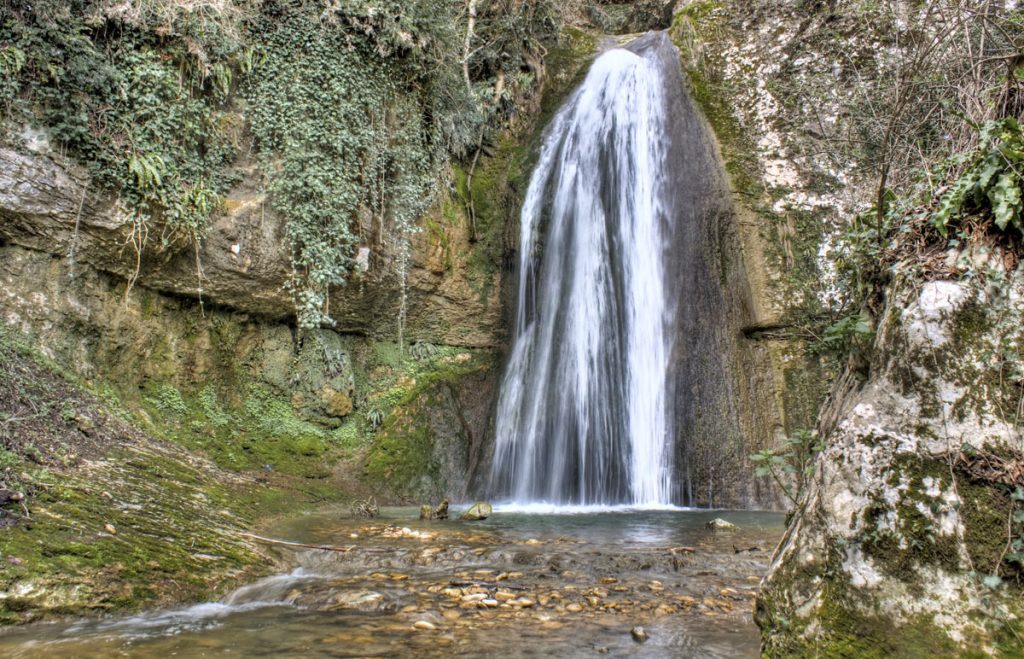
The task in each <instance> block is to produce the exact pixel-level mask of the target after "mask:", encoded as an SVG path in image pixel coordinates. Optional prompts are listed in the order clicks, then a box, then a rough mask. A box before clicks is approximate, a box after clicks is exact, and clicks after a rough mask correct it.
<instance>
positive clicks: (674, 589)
mask: <svg viewBox="0 0 1024 659" xmlns="http://www.w3.org/2000/svg"><path fill="white" fill-rule="evenodd" d="M416 513H417V511H415V510H412V509H387V510H384V511H383V515H382V518H378V519H374V520H354V519H346V518H344V517H343V516H342V515H340V514H339V513H337V511H324V512H321V513H318V514H314V515H303V516H301V517H297V518H292V519H288V520H284V521H282V522H280V523H279V524H277V525H276V526H275V527H274V528H272V529H267V530H265V531H264V533H265V534H266V535H270V536H273V537H278V538H286V539H288V540H292V541H299V542H307V543H320V544H330V545H332V546H335V547H338V548H339V549H341V550H340V551H322V550H302V551H293V550H290V549H280V551H282V552H284V553H282V560H283V561H286V562H290V563H291V564H292V565H293V569H291V570H289V571H287V572H284V573H282V574H279V575H276V576H272V577H268V578H266V579H262V580H260V581H257V582H254V583H252V584H249V585H247V586H243V587H242V588H239V589H238V590H236V591H235V592H234V593H231V594H230V595H228V596H227V597H225V598H224V600H223V601H222V602H217V603H205V604H199V605H196V606H192V607H185V608H180V609H174V610H169V611H156V612H149V613H144V614H141V615H137V616H132V617H125V618H117V619H106V620H88V621H75V622H71V623H57V624H41V625H35V626H30V627H25V628H21V629H13V630H8V631H7V632H6V633H4V634H0V656H11V657H70V656H73V657H111V656H128V657H168V656H176V657H202V656H213V655H218V656H219V655H227V656H244V657H270V656H274V657H280V656H291V657H356V656H358V657H367V656H408V655H418V656H451V655H457V656H465V655H480V654H482V653H488V652H500V653H501V655H502V656H552V655H557V656H580V655H593V654H608V655H609V656H623V655H626V654H629V655H633V654H640V655H642V656H652V657H658V656H665V657H669V656H708V657H736V656H751V657H754V656H757V653H758V636H757V632H756V629H755V627H754V625H753V623H752V622H751V621H750V611H751V606H752V598H753V595H754V594H755V592H756V587H757V582H758V579H759V576H760V575H761V574H762V573H763V571H764V569H765V567H766V564H767V559H768V557H769V554H770V551H771V549H772V548H773V546H774V543H775V541H776V540H777V539H778V537H779V536H780V535H781V531H782V518H781V516H780V515H775V514H767V513H749V512H721V511H715V512H706V511H616V512H602V513H594V514H577V515H565V514H557V515H554V514H552V515H540V514H527V513H525V512H500V511H499V512H497V513H496V514H495V515H494V516H493V517H492V518H491V519H488V520H486V521H484V522H479V523H459V522H456V521H451V522H434V523H429V522H419V521H418V520H416V519H415V516H416ZM714 517H723V518H725V519H728V520H729V521H731V522H733V523H735V524H737V525H739V526H740V530H739V531H737V532H735V533H713V532H711V531H709V530H708V529H707V528H706V527H705V524H706V522H707V521H708V520H710V519H712V518H714ZM737 549H740V550H750V549H754V551H740V552H739V553H737ZM638 624H640V625H643V626H644V627H645V628H646V629H647V631H648V634H649V635H650V640H648V641H647V642H646V643H645V644H643V645H638V644H636V643H635V642H634V641H633V640H632V638H631V636H630V633H629V630H630V629H631V628H632V627H633V626H634V625H638Z"/></svg>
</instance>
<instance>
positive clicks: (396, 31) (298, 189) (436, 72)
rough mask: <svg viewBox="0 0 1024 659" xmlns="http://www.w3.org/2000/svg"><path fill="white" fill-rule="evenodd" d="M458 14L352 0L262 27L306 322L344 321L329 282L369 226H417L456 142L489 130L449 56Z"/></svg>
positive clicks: (335, 280)
mask: <svg viewBox="0 0 1024 659" xmlns="http://www.w3.org/2000/svg"><path fill="white" fill-rule="evenodd" d="M451 12H452V8H451V6H449V5H441V6H440V7H438V6H437V5H436V4H435V3H426V2H413V3H403V5H401V6H399V5H397V4H396V5H391V6H388V8H387V9H383V8H381V7H379V6H378V5H377V4H376V3H368V2H357V1H355V0H349V1H346V2H340V3H335V4H334V5H332V7H331V8H330V9H329V10H328V11H327V12H325V14H323V15H321V14H318V13H316V12H313V11H311V10H309V9H306V8H304V7H299V8H296V9H285V10H282V12H281V14H280V15H278V16H273V17H271V16H269V15H268V16H264V17H263V18H262V19H261V21H260V22H259V24H258V25H257V26H255V28H254V30H255V32H256V33H258V34H259V39H258V42H259V45H258V46H257V48H256V52H257V65H256V67H255V69H254V73H253V76H252V78H251V80H250V82H249V85H248V87H247V96H248V99H249V101H250V105H251V114H250V117H251V120H252V127H253V133H254V134H255V136H256V138H257V140H258V145H259V147H260V149H261V151H262V154H263V157H264V163H265V169H266V171H267V173H268V176H269V178H270V186H269V189H270V193H271V202H272V204H273V206H274V207H275V208H276V209H277V210H278V211H280V212H281V213H283V214H284V216H285V217H286V218H287V220H288V222H287V233H288V239H289V242H290V243H291V246H292V250H293V253H292V261H293V266H294V270H295V272H296V276H295V278H294V280H293V281H292V292H293V294H294V296H295V299H296V303H297V308H298V314H299V321H300V324H301V325H302V326H304V327H314V326H318V325H320V324H321V323H330V322H331V320H330V318H329V317H328V315H327V310H326V302H327V296H328V293H329V289H330V288H331V287H332V286H338V285H341V284H344V283H345V281H346V279H347V275H348V272H349V270H350V269H351V266H352V263H353V261H352V255H353V252H354V248H355V246H356V244H357V243H358V242H359V241H360V240H363V241H368V240H369V239H370V236H368V235H363V234H364V232H366V231H380V230H382V229H384V228H388V229H390V230H391V231H393V232H394V233H396V234H398V236H399V238H400V240H401V239H402V238H403V237H404V236H405V235H407V234H408V233H409V232H410V231H411V230H412V227H413V226H414V224H415V222H416V220H417V218H418V217H419V215H420V214H421V213H422V212H423V211H424V210H425V209H426V207H427V205H428V204H429V203H430V202H431V201H432V199H433V193H434V190H435V188H436V187H437V186H436V181H437V180H438V177H439V176H440V172H441V168H442V167H443V165H444V164H445V163H446V162H447V161H446V158H447V155H448V153H449V151H453V152H456V153H458V152H464V151H465V150H466V148H467V146H468V144H469V143H470V141H472V140H474V139H475V135H476V134H477V133H476V131H477V130H478V125H479V123H480V117H479V113H478V112H477V105H476V103H475V101H474V99H473V98H472V97H471V96H470V95H469V92H468V90H466V88H465V85H464V84H462V83H461V81H460V80H459V79H458V70H457V67H456V62H455V61H454V60H453V59H451V58H450V57H449V56H450V55H451V54H452V53H453V52H455V50H456V47H457V46H456V44H457V41H458V34H457V33H456V31H455V24H456V16H455V15H454V14H452V13H451ZM364 217H365V219H367V220H368V221H362V220H363V218H364ZM399 256H400V257H401V254H400V255H399Z"/></svg>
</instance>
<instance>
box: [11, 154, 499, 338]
mask: <svg viewBox="0 0 1024 659" xmlns="http://www.w3.org/2000/svg"><path fill="white" fill-rule="evenodd" d="M238 170H239V171H238V173H239V175H240V177H241V180H242V182H241V183H240V184H239V185H238V186H237V187H236V188H235V189H234V190H232V191H231V192H230V193H229V195H228V196H227V198H226V199H225V200H224V202H223V203H222V208H221V211H220V212H218V213H217V214H215V215H214V217H213V218H211V224H210V230H209V231H208V233H207V234H206V236H205V237H204V238H203V240H202V241H201V243H200V244H199V246H198V249H194V248H191V247H186V248H177V249H172V250H169V251H162V250H161V246H160V239H159V236H158V235H156V234H158V233H159V230H158V228H157V227H148V229H147V230H148V231H149V235H148V237H147V239H146V242H145V244H144V245H143V250H142V253H141V255H137V254H136V251H135V249H134V247H133V243H132V236H133V231H137V230H138V229H139V227H137V226H135V223H134V221H133V219H132V216H131V214H130V213H129V212H128V211H127V210H126V209H124V208H123V207H121V206H120V205H119V204H118V203H117V202H116V200H115V199H113V198H112V197H111V196H110V195H108V194H104V193H102V192H100V191H98V190H94V189H91V188H90V187H89V184H88V182H87V178H86V177H85V176H84V175H82V174H81V173H80V172H78V171H77V169H76V167H75V166H74V165H73V164H71V163H64V162H61V161H59V159H58V158H56V156H55V155H54V154H52V153H50V152H49V151H48V150H47V149H46V146H45V143H43V144H42V145H37V150H29V149H23V150H20V151H19V150H15V149H11V148H0V237H2V238H3V239H4V240H5V241H7V242H10V243H12V244H16V245H19V246H22V247H25V248H28V249H32V250H36V251H42V252H46V253H49V254H51V255H53V256H55V257H60V258H66V259H67V261H68V264H69V268H71V269H72V270H71V272H73V269H74V268H76V267H93V268H96V269H97V270H100V271H103V272H107V273H111V274H114V275H117V276H119V277H121V278H124V279H126V280H127V279H132V278H135V277H136V276H137V277H138V280H137V283H136V285H138V286H143V287H145V288H149V289H151V290H154V291H158V292H161V293H165V294H170V295H175V296H184V297H188V298H192V299H194V300H202V301H204V302H205V303H206V304H208V305H214V306H218V307H226V308H229V309H232V310H235V311H241V312H244V313H248V314H253V315H258V316H261V317H265V318H267V319H269V320H275V321H288V319H289V318H291V317H292V316H293V315H294V314H293V311H292V300H291V297H290V295H289V294H288V292H287V291H286V290H285V288H284V286H285V284H286V283H287V281H288V278H289V276H290V254H289V252H288V247H287V240H286V238H285V236H284V226H283V221H282V218H281V217H280V216H279V215H277V214H275V213H274V212H273V211H271V209H270V208H269V206H268V205H267V203H266V197H265V194H264V193H263V192H261V189H260V186H261V181H262V178H261V175H260V174H259V172H258V170H257V169H256V168H255V167H253V166H247V165H246V164H245V163H239V165H238ZM448 210H449V212H448V213H447V215H446V214H445V213H442V210H441V209H440V208H438V209H435V210H434V211H433V212H432V215H431V216H430V217H429V218H427V220H424V224H428V225H429V226H430V230H429V231H422V232H420V233H417V234H416V235H415V236H414V237H413V249H412V266H411V269H410V272H409V274H408V288H407V294H408V300H407V305H408V310H407V315H406V319H405V333H406V336H407V337H409V338H412V339H417V338H418V339H422V340H428V341H432V342H436V343H445V344H451V345H463V346H469V347H487V346H494V345H496V344H497V343H498V342H499V341H500V337H501V305H500V301H499V299H498V292H499V290H500V287H499V285H498V283H499V282H498V278H499V277H500V269H498V268H490V269H486V268H475V269H474V268H473V267H471V266H470V265H469V263H468V262H467V258H466V256H467V255H469V254H471V253H472V248H471V246H470V243H469V232H468V223H467V222H466V221H465V218H464V216H463V215H464V214H463V211H462V209H461V208H458V207H454V208H450V209H448ZM428 220H429V221H428ZM366 249H367V261H366V265H367V269H366V270H365V271H361V272H359V273H357V274H355V275H353V277H352V279H351V280H350V282H349V284H348V285H347V286H345V287H343V288H342V289H340V290H337V291H334V293H333V295H332V299H331V309H332V316H333V317H334V318H335V320H336V321H337V326H336V328H335V329H337V330H339V331H342V332H347V333H358V334H364V335H373V336H392V335H394V334H395V333H396V332H397V331H398V324H397V318H398V312H399V306H400V304H401V296H402V281H401V278H400V277H399V275H398V274H397V273H396V272H395V269H394V261H395V259H394V254H393V252H394V250H395V249H396V246H395V245H393V244H390V243H388V242H387V241H385V240H383V239H381V240H379V241H377V243H376V244H374V245H372V246H367V248H366Z"/></svg>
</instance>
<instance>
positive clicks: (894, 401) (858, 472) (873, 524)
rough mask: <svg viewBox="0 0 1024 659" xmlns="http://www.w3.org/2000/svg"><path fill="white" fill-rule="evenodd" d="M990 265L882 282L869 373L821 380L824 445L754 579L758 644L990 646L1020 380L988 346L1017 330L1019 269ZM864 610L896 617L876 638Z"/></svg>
mask: <svg viewBox="0 0 1024 659" xmlns="http://www.w3.org/2000/svg"><path fill="white" fill-rule="evenodd" d="M1006 279H1007V281H1008V282H1009V285H1007V286H1005V287H1002V288H993V287H986V286H984V285H979V284H977V283H968V282H965V281H932V282H926V283H924V284H920V285H918V284H915V283H914V282H909V281H902V282H898V283H897V284H895V285H894V286H893V288H892V289H891V296H890V301H889V307H888V309H887V311H886V313H885V314H884V316H883V321H882V324H881V326H880V328H879V333H878V337H877V342H876V346H875V348H876V349H875V354H876V357H875V360H874V362H873V363H872V369H871V376H870V377H869V379H868V380H867V382H865V383H864V384H863V385H862V386H858V385H856V384H850V383H847V384H848V386H847V388H845V389H843V388H842V387H840V388H839V390H838V391H837V392H836V393H835V394H834V398H833V401H832V403H831V405H830V408H829V409H828V410H826V413H825V415H824V416H823V424H825V427H823V431H825V432H828V433H829V434H828V439H827V440H826V446H827V448H826V450H825V452H824V453H823V454H822V455H821V457H820V459H819V461H818V470H817V473H816V475H815V478H814V481H813V485H812V487H811V489H810V493H809V495H808V496H807V497H806V499H805V500H804V501H803V502H802V504H801V507H800V508H799V509H798V511H797V515H796V516H795V518H794V521H793V523H792V524H791V526H790V528H789V529H788V531H787V535H786V537H785V538H784V540H783V543H782V545H781V546H780V548H779V550H778V552H777V554H776V556H775V558H774V561H773V563H772V566H771V571H770V572H769V575H768V577H767V578H766V580H765V584H764V586H765V588H764V591H763V595H762V599H761V601H760V604H759V608H758V622H759V624H760V625H761V627H762V629H763V632H764V639H765V643H766V645H765V647H766V649H768V650H769V651H770V652H780V653H782V652H789V651H794V649H796V648H811V647H817V648H828V647H841V646H842V644H848V643H851V642H854V640H855V639H856V638H858V637H862V640H860V641H859V642H860V643H867V644H871V643H876V644H877V645H873V646H871V647H881V648H887V649H888V650H889V651H891V652H893V653H896V654H907V653H910V654H915V653H918V652H922V651H935V652H941V651H950V648H955V647H957V646H959V645H960V644H963V643H965V642H966V641H967V639H973V640H972V641H971V642H972V643H975V642H980V643H981V646H982V647H986V648H988V649H991V647H992V646H991V645H989V644H991V643H992V642H993V639H994V638H995V636H994V635H995V634H997V633H998V630H996V629H994V628H993V627H992V626H991V625H987V624H986V623H985V622H984V621H985V620H986V616H984V615H981V612H982V611H999V612H1000V613H999V616H1000V617H1005V618H1006V619H1009V620H1013V619H1015V618H1016V616H1020V615H1021V613H1022V610H1021V606H1020V604H1021V601H1022V600H1021V590H1020V581H1019V578H1020V572H1019V569H1018V568H1017V567H1015V566H1014V565H1013V564H1011V563H1008V562H1007V561H1006V560H1005V554H1004V552H1003V550H1004V549H1005V548H1006V547H1007V546H1009V543H1010V542H1011V540H1012V537H1013V536H1014V533H1015V531H1013V529H1012V528H1011V527H1012V523H1011V526H1010V527H1008V526H1007V521H1006V520H1007V519H1008V515H1012V513H1013V511H1014V509H1019V508H1020V506H1019V504H1015V503H1014V502H1013V501H1012V500H1011V497H1010V496H1009V495H1010V492H1012V490H1013V488H1014V487H1017V486H1019V485H1020V483H1018V482H1017V481H1018V480H1021V479H1020V477H1019V474H1017V467H1016V465H1020V464H1022V461H1024V437H1022V434H1021V426H1020V424H1019V420H1018V417H1017V414H1018V412H1019V407H1018V406H1019V401H1020V398H1021V397H1020V387H1019V385H1017V384H1015V383H1012V382H1010V381H1009V380H1008V377H1009V376H1008V371H1007V370H1006V368H1007V364H1006V363H1004V362H1003V361H1002V359H1001V358H999V357H994V355H996V354H998V346H1006V345H1021V343H1020V342H1021V340H1022V339H1024V330H1022V326H1024V315H1022V314H1024V311H1022V307H1021V304H1020V300H1021V299H1022V298H1024V273H1022V272H1021V271H1020V270H1018V271H1017V272H1015V273H1007V274H1006ZM831 419H835V420H836V421H835V422H832V421H830V420H831ZM829 424H832V425H834V428H830V427H829ZM1000 522H1001V523H1000ZM1017 532H1019V531H1017ZM972 573H974V574H972ZM977 574H981V575H1000V576H1001V577H1002V579H1003V584H1002V585H1001V586H1000V587H999V589H997V590H992V589H990V588H989V587H986V586H984V585H983V584H982V583H981V580H980V577H979V576H976V575H977ZM882 618H884V619H885V623H884V624H882V622H881V621H882ZM987 619H989V620H991V618H990V617H989V618H987ZM784 620H789V621H790V622H784ZM872 621H874V622H877V623H878V625H880V626H875V628H876V629H878V630H881V629H886V628H889V626H891V625H892V624H893V622H895V623H897V624H899V625H902V626H903V627H905V628H906V629H908V630H910V631H908V633H907V634H903V635H901V636H899V637H897V638H895V639H894V638H889V640H885V639H881V638H879V637H878V636H879V634H882V632H879V631H874V632H871V631H870V630H871V629H872V627H873V626H874V625H873V623H872ZM862 627H863V628H864V629H861V628H862ZM865 630H869V631H865ZM885 635H886V636H890V637H891V636H892V635H891V634H888V633H885ZM915 644H916V645H915ZM863 647H868V645H865V646H863Z"/></svg>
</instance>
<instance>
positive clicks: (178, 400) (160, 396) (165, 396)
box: [150, 384, 188, 417]
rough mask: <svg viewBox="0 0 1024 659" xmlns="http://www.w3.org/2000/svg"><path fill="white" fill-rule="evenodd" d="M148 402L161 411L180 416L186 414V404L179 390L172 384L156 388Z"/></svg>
mask: <svg viewBox="0 0 1024 659" xmlns="http://www.w3.org/2000/svg"><path fill="white" fill-rule="evenodd" d="M150 402H151V403H152V404H153V405H154V406H155V407H156V408H157V409H158V410H160V411H161V412H167V413H170V414H175V415H177V416H182V417H183V416H185V415H186V414H188V406H187V405H186V404H185V400H184V399H183V398H182V397H181V392H180V391H178V389H177V388H176V387H174V386H173V385H169V384H165V385H163V386H161V387H160V388H159V389H158V390H157V393H156V396H154V397H153V398H152V399H150Z"/></svg>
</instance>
